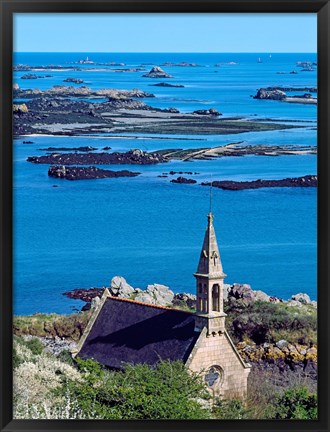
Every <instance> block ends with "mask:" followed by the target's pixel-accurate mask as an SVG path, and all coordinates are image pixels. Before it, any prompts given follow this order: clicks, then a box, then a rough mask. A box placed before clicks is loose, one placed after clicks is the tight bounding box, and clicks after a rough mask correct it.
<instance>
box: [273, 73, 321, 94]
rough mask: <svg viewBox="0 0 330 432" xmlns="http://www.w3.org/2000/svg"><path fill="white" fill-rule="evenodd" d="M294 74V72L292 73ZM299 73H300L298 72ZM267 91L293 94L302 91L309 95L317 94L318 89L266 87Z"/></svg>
mask: <svg viewBox="0 0 330 432" xmlns="http://www.w3.org/2000/svg"><path fill="white" fill-rule="evenodd" d="M290 73H292V72H290ZM296 73H298V72H296ZM265 90H267V91H273V90H280V91H283V92H293V91H301V92H308V93H317V87H282V86H281V87H278V86H277V87H274V86H273V87H266V88H265Z"/></svg>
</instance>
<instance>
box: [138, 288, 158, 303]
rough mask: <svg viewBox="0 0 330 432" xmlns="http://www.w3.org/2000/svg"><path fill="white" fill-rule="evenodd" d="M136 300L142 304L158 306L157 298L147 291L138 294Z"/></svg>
mask: <svg viewBox="0 0 330 432" xmlns="http://www.w3.org/2000/svg"><path fill="white" fill-rule="evenodd" d="M134 300H135V301H136V302H141V303H147V304H156V300H155V298H154V297H153V296H152V295H150V294H148V293H146V292H145V291H142V292H140V293H138V294H137V296H136V297H135V298H134Z"/></svg>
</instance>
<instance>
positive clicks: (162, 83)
mask: <svg viewBox="0 0 330 432" xmlns="http://www.w3.org/2000/svg"><path fill="white" fill-rule="evenodd" d="M149 85H150V86H153V87H176V88H184V85H182V84H170V83H166V82H161V83H157V84H149Z"/></svg>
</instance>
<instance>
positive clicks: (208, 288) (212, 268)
mask: <svg viewBox="0 0 330 432" xmlns="http://www.w3.org/2000/svg"><path fill="white" fill-rule="evenodd" d="M207 218H208V224H207V228H206V232H205V237H204V243H203V247H202V251H201V254H200V258H199V263H198V268H197V272H196V273H194V276H195V278H196V297H197V299H196V303H197V304H196V315H195V316H196V319H195V330H196V331H202V329H203V328H204V327H206V329H207V335H208V336H211V335H212V336H216V335H221V334H223V333H224V331H225V317H226V314H225V313H224V311H223V293H224V286H223V281H224V278H225V277H226V275H225V273H224V272H223V270H222V264H221V259H220V253H219V248H218V244H217V239H216V236H215V231H214V227H213V214H212V213H211V212H210V213H209V214H208V217H207Z"/></svg>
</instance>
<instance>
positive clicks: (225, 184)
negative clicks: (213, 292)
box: [201, 175, 317, 190]
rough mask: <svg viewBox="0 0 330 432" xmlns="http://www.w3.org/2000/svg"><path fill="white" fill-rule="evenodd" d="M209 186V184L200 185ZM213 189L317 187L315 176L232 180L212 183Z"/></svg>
mask: <svg viewBox="0 0 330 432" xmlns="http://www.w3.org/2000/svg"><path fill="white" fill-rule="evenodd" d="M201 185H202V186H210V182H205V183H201ZM212 186H213V187H217V188H220V189H226V190H244V189H260V188H265V187H317V176H316V175H307V176H304V177H293V178H285V179H281V180H253V181H243V182H237V181H232V180H222V181H213V182H212Z"/></svg>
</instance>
